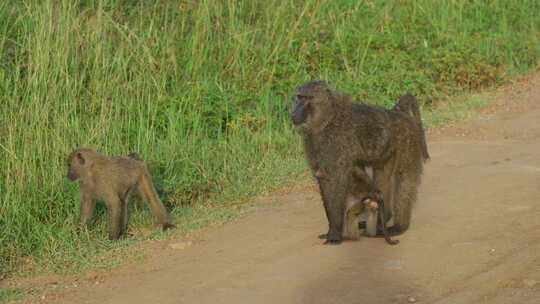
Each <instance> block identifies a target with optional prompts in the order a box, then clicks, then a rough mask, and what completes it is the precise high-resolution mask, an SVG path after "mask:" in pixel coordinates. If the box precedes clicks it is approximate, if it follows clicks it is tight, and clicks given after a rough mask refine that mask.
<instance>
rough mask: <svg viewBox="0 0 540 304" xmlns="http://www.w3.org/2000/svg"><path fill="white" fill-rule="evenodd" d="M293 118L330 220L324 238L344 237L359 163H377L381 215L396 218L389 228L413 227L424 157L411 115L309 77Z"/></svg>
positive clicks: (393, 232)
mask: <svg viewBox="0 0 540 304" xmlns="http://www.w3.org/2000/svg"><path fill="white" fill-rule="evenodd" d="M291 118H292V122H293V124H295V125H297V126H298V127H299V131H300V134H301V136H302V139H303V143H304V150H305V153H306V156H307V160H308V163H309V165H310V167H311V169H312V171H313V172H314V175H315V176H316V177H317V180H318V183H319V188H320V191H321V196H322V199H323V203H324V208H325V211H326V216H327V218H328V224H329V229H328V234H327V236H326V237H327V240H326V243H329V244H339V243H341V241H342V238H343V235H342V233H343V221H344V218H345V210H346V205H347V198H348V196H349V195H350V194H351V193H353V189H352V187H353V186H354V175H353V171H354V169H355V168H357V167H360V168H365V167H371V168H373V184H374V185H373V187H374V188H373V190H375V191H380V193H382V199H383V200H384V204H383V206H382V209H383V212H384V214H383V216H384V218H385V219H390V218H391V217H392V218H393V222H394V225H393V226H392V227H388V232H389V233H390V234H391V235H397V234H400V233H402V232H404V231H406V230H407V229H408V228H409V224H410V218H411V208H412V204H413V203H414V202H415V201H416V195H417V191H418V186H419V184H420V178H421V174H422V170H423V163H424V159H423V152H422V138H423V132H422V130H421V129H420V126H419V124H418V123H417V122H416V120H415V119H414V118H413V117H411V116H410V115H408V114H406V113H403V112H401V111H397V110H395V111H393V110H387V109H384V108H382V107H378V106H373V105H367V104H358V103H352V102H351V99H350V97H348V96H347V95H345V94H343V93H340V92H338V91H335V90H332V89H331V88H330V87H329V86H328V85H327V84H326V83H325V82H324V81H310V82H307V83H304V84H302V85H300V86H299V87H298V88H297V89H296V92H295V94H294V97H293V111H292V117H291ZM364 182H366V183H368V184H369V183H370V180H369V179H367V178H365V180H364ZM376 201H377V202H379V203H380V202H381V201H379V200H376ZM382 226H385V225H384V224H383V225H382Z"/></svg>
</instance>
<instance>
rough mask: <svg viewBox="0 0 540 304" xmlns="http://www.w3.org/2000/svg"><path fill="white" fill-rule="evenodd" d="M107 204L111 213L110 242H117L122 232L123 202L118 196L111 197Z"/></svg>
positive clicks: (109, 221)
mask: <svg viewBox="0 0 540 304" xmlns="http://www.w3.org/2000/svg"><path fill="white" fill-rule="evenodd" d="M106 204H107V211H108V213H109V220H108V224H109V227H108V228H109V240H117V239H118V238H119V237H120V233H121V231H122V201H121V200H120V198H119V197H118V196H117V195H110V196H109V199H108V200H107V201H106Z"/></svg>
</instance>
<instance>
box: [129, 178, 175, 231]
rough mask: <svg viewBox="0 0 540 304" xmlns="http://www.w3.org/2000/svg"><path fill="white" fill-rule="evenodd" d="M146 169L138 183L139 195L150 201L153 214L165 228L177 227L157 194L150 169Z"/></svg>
mask: <svg viewBox="0 0 540 304" xmlns="http://www.w3.org/2000/svg"><path fill="white" fill-rule="evenodd" d="M144 171H145V172H144V173H143V174H142V175H141V178H140V181H139V183H138V184H137V190H138V191H139V195H140V196H141V197H142V198H143V200H144V201H145V202H147V203H148V205H149V206H150V210H152V214H154V216H155V217H156V218H157V219H158V221H159V222H160V223H161V225H162V226H163V230H167V229H169V228H174V227H176V226H175V225H173V224H172V223H171V222H170V221H169V217H168V216H167V210H165V206H163V202H162V201H161V200H160V199H159V197H158V195H157V192H156V188H154V185H153V184H152V180H151V179H150V174H148V171H147V170H146V169H145V170H144Z"/></svg>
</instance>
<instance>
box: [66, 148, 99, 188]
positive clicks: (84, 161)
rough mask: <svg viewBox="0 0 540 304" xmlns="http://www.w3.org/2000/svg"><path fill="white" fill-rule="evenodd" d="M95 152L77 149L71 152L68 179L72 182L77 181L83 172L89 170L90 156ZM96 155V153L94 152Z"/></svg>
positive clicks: (68, 163) (68, 159)
mask: <svg viewBox="0 0 540 304" xmlns="http://www.w3.org/2000/svg"><path fill="white" fill-rule="evenodd" d="M92 152H94V151H93V150H92V149H86V148H82V149H77V150H75V151H73V152H71V153H70V154H69V156H68V158H67V165H68V172H67V177H68V178H69V179H70V180H73V181H74V180H77V179H79V178H80V177H81V174H82V172H85V171H86V170H88V167H89V165H90V162H89V161H88V160H89V157H88V154H90V153H92ZM94 153H95V152H94Z"/></svg>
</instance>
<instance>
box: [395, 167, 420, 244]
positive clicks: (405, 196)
mask: <svg viewBox="0 0 540 304" xmlns="http://www.w3.org/2000/svg"><path fill="white" fill-rule="evenodd" d="M396 179H397V181H396V197H395V202H394V205H393V206H392V207H393V208H392V213H393V219H394V225H393V226H392V227H389V230H388V231H389V232H390V233H391V234H392V235H396V234H400V233H403V232H405V231H407V229H409V226H410V223H411V214H412V207H413V204H414V202H415V201H416V196H417V193H418V186H419V184H420V174H419V173H417V170H407V171H404V172H403V173H402V174H399V175H398V176H397V178H396Z"/></svg>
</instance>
